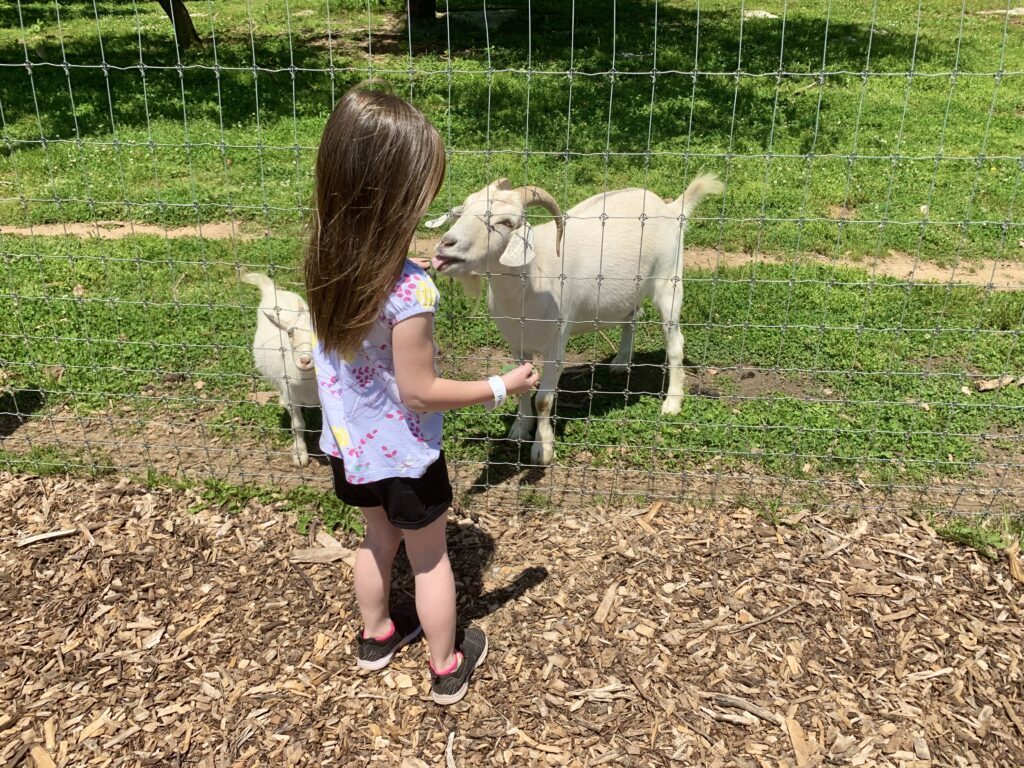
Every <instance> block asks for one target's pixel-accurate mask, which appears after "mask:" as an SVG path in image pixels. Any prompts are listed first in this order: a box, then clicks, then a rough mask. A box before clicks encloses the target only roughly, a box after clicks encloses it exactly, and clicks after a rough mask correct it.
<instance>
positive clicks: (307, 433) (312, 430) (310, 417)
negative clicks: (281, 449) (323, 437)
mask: <svg viewBox="0 0 1024 768" xmlns="http://www.w3.org/2000/svg"><path fill="white" fill-rule="evenodd" d="M302 418H303V420H304V421H305V422H306V428H305V429H304V430H303V431H302V439H303V440H304V441H305V443H306V453H308V454H309V460H310V461H311V462H313V461H315V462H316V463H317V464H321V465H325V464H329V463H330V460H329V459H328V458H327V455H326V454H325V453H324V452H323V451H321V450H320V433H321V431H322V430H323V414H322V413H321V411H320V409H319V408H318V407H317V406H314V405H311V406H308V407H303V409H302ZM278 427H279V428H280V429H281V433H282V434H284V435H287V436H288V437H289V439H290V437H291V434H292V417H291V415H290V414H289V413H288V409H287V408H281V407H280V406H278Z"/></svg>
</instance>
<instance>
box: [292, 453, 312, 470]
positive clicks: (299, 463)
mask: <svg viewBox="0 0 1024 768" xmlns="http://www.w3.org/2000/svg"><path fill="white" fill-rule="evenodd" d="M292 464H294V465H295V466H296V467H305V466H307V465H308V464H309V454H298V453H296V454H295V455H294V456H292Z"/></svg>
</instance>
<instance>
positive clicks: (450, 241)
mask: <svg viewBox="0 0 1024 768" xmlns="http://www.w3.org/2000/svg"><path fill="white" fill-rule="evenodd" d="M457 242H459V241H458V239H457V238H456V237H455V235H453V234H451V233H449V234H446V235H445V236H444V237H442V238H441V247H442V248H451V247H452V246H454V245H455V244H456V243H457Z"/></svg>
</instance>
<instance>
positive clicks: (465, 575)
mask: <svg viewBox="0 0 1024 768" xmlns="http://www.w3.org/2000/svg"><path fill="white" fill-rule="evenodd" d="M403 547H404V545H403ZM448 556H449V558H450V559H451V563H452V571H453V572H454V574H455V591H456V594H457V599H458V616H459V623H460V624H467V623H469V622H470V621H474V620H476V619H481V618H483V617H484V616H489V615H490V614H491V613H493V612H494V611H496V610H497V609H498V608H500V607H501V606H503V605H504V604H505V603H508V602H510V601H512V600H515V599H516V598H518V597H520V596H521V595H523V594H524V593H526V591H527V590H529V589H532V588H533V587H535V586H537V585H538V584H540V583H541V582H542V581H544V579H546V578H547V577H548V571H547V569H546V568H541V567H537V566H533V567H529V568H524V569H523V570H522V572H520V573H519V575H518V576H516V577H515V578H514V579H512V581H510V582H509V583H508V584H505V585H503V586H499V587H496V588H494V589H491V590H488V591H484V574H485V573H486V572H487V569H488V568H489V567H490V564H491V561H492V560H493V559H494V538H493V537H492V536H491V535H490V534H488V533H487V532H486V531H484V530H483V529H482V528H480V527H478V526H476V525H474V524H472V523H468V524H462V525H460V524H458V523H455V522H452V521H449V522H448ZM412 596H413V581H412V572H411V571H410V569H409V560H408V558H406V557H405V553H404V551H400V552H399V556H398V557H397V558H396V559H395V570H394V575H393V577H392V581H391V600H392V603H393V604H395V605H397V604H400V603H406V602H411V601H412V599H413V597H412Z"/></svg>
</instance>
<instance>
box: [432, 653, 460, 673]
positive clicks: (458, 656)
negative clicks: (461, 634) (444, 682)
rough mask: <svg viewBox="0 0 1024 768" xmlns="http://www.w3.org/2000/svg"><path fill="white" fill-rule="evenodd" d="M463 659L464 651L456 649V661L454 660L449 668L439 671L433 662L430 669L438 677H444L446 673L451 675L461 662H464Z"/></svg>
mask: <svg viewBox="0 0 1024 768" xmlns="http://www.w3.org/2000/svg"><path fill="white" fill-rule="evenodd" d="M462 659H463V656H462V651H456V652H455V661H453V662H452V665H451V666H450V667H448V669H446V670H444V671H443V672H438V671H437V670H436V669H434V665H433V663H431V664H430V670H431V671H432V672H433V673H434V674H435V675H437V676H438V677H444V676H445V675H450V674H451V673H452V672H454V671H455V670H456V669H458V668H459V664H461V663H462Z"/></svg>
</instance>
